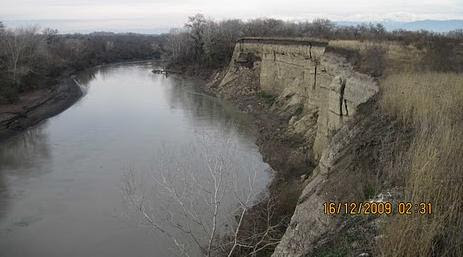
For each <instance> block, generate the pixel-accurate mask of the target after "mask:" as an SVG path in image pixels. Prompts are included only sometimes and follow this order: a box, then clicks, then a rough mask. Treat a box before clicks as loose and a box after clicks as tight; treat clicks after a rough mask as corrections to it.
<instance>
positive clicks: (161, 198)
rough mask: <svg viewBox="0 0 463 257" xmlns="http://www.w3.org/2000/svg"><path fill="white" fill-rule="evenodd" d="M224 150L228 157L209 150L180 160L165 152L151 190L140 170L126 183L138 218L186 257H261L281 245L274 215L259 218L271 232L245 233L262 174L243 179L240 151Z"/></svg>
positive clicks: (198, 149)
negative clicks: (257, 256) (241, 254)
mask: <svg viewBox="0 0 463 257" xmlns="http://www.w3.org/2000/svg"><path fill="white" fill-rule="evenodd" d="M220 145H221V146H220V148H221V149H223V147H228V149H227V150H226V152H223V151H222V152H221V153H219V154H217V152H218V151H216V150H215V149H210V148H208V147H205V146H204V145H203V146H202V147H201V146H200V147H198V146H194V147H192V148H191V149H184V151H182V155H181V156H182V157H180V158H178V157H172V156H175V154H174V155H172V154H171V153H170V154H167V155H166V154H165V153H161V154H160V155H161V156H162V158H161V159H160V160H159V162H158V163H160V166H159V168H158V169H157V170H155V171H154V172H153V173H152V174H151V175H149V176H148V177H149V180H150V181H152V183H148V185H151V187H150V186H148V187H147V186H146V182H147V181H148V179H146V178H141V177H142V176H140V174H138V175H137V174H136V173H135V172H134V171H131V172H129V173H128V174H127V176H126V177H125V179H124V183H123V195H124V197H125V198H126V200H127V202H128V203H129V206H132V208H131V210H132V211H134V214H135V215H136V217H139V218H141V220H142V221H143V222H144V223H145V224H147V225H149V227H150V228H151V229H153V230H154V231H157V232H159V233H160V234H162V235H164V236H165V237H166V238H168V239H170V241H171V242H172V243H173V245H174V246H175V248H176V249H177V253H179V254H180V255H182V256H207V257H210V256H219V255H223V256H229V257H231V256H237V255H236V254H237V252H238V250H239V249H241V248H245V249H247V250H246V252H247V254H246V255H249V256H255V254H256V253H258V252H260V251H262V250H264V249H266V248H267V247H269V246H271V245H275V244H276V243H277V240H278V239H275V238H272V237H271V235H272V231H273V230H275V229H276V228H277V227H279V226H280V225H281V224H273V225H272V224H271V218H272V211H268V212H266V213H265V215H262V216H263V217H262V216H261V217H256V218H263V219H266V221H265V222H266V223H265V224H266V225H268V226H267V227H266V228H265V229H262V230H259V231H257V230H254V231H251V230H252V229H248V233H242V231H243V226H244V223H245V220H246V217H247V215H248V213H249V211H250V210H251V209H252V208H253V206H254V204H255V201H256V198H257V193H258V192H257V190H256V188H255V185H256V178H257V170H256V169H252V168H250V170H248V171H247V172H246V173H244V174H245V175H244V176H243V172H241V173H240V169H242V167H239V165H238V164H237V163H234V162H233V159H234V158H233V155H235V154H236V153H237V152H236V149H233V148H234V147H233V145H232V144H231V142H230V141H228V140H225V141H224V142H223V143H221V144H220ZM168 156H170V157H168ZM181 158H183V159H189V158H192V159H195V160H196V161H195V162H196V163H197V162H200V165H199V166H197V165H192V164H191V162H189V161H180V159H181ZM166 159H167V160H168V161H166ZM173 163H175V164H173ZM143 184H144V185H145V186H143ZM270 206H271V202H270V201H269V203H268V207H270ZM270 209H271V208H269V210H270Z"/></svg>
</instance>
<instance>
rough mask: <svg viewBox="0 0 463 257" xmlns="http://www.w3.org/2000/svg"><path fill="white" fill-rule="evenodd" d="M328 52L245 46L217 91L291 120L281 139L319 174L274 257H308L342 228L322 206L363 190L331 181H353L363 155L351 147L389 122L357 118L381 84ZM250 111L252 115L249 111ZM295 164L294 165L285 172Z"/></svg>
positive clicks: (275, 43)
mask: <svg viewBox="0 0 463 257" xmlns="http://www.w3.org/2000/svg"><path fill="white" fill-rule="evenodd" d="M326 45H327V44H326V43H324V42H320V41H304V40H282V39H263V38H247V39H242V40H240V41H238V43H237V44H236V46H235V51H234V54H233V58H232V60H231V63H230V66H229V67H228V70H227V71H226V73H225V74H222V76H223V77H220V76H219V75H218V76H217V77H216V78H215V83H212V86H211V89H212V90H214V91H215V92H216V93H218V94H221V95H222V96H224V97H225V98H231V99H237V98H240V99H247V98H249V99H253V98H252V97H251V96H255V95H260V96H263V97H264V98H268V99H270V101H271V102H270V103H271V104H270V106H271V107H270V110H269V111H270V112H272V113H277V114H279V115H281V116H284V117H287V119H285V122H287V124H285V125H286V126H285V128H286V129H285V130H283V131H279V132H278V133H280V134H284V135H285V136H286V137H287V138H295V137H297V138H299V139H301V140H302V143H301V144H300V145H301V147H300V148H304V149H305V151H302V153H303V154H304V155H306V156H304V158H305V159H308V160H310V162H311V163H312V164H313V165H314V166H315V169H314V170H313V171H311V170H306V171H305V172H306V174H307V176H306V177H307V178H306V179H305V181H304V189H303V192H302V195H301V196H300V199H299V202H298V204H297V207H296V210H295V212H294V215H293V217H292V219H291V223H290V225H289V227H288V229H287V231H286V233H285V235H284V236H283V238H282V240H281V242H280V244H279V245H278V246H277V248H276V250H275V252H274V254H273V256H305V255H307V254H309V253H310V252H312V250H313V248H314V247H315V245H316V243H317V241H319V240H320V239H321V237H322V236H323V235H325V234H327V233H329V232H330V231H333V230H335V229H336V227H339V226H340V219H339V218H335V217H332V216H327V215H325V214H324V213H323V203H324V202H326V201H334V200H338V201H339V200H340V199H344V200H348V199H351V198H354V199H355V198H356V197H357V196H358V195H361V194H362V185H359V183H358V181H357V182H352V184H351V186H352V187H357V188H350V186H347V188H348V189H347V190H345V189H343V190H335V187H339V188H341V189H342V188H343V187H341V186H339V181H332V180H334V179H336V180H342V179H346V180H345V183H349V181H355V178H354V177H353V175H352V174H354V173H349V171H351V170H353V169H354V170H355V169H356V168H358V166H359V165H360V164H359V163H361V162H362V161H360V162H359V160H358V156H355V154H353V152H355V151H358V150H359V149H357V148H356V146H355V145H358V144H354V143H353V142H354V141H357V143H358V142H359V141H362V140H363V139H362V138H365V136H368V135H367V134H368V133H366V134H363V133H364V132H365V131H368V130H369V128H370V132H371V128H372V127H374V126H375V125H374V124H377V126H379V127H381V126H382V125H384V124H386V123H387V122H385V121H382V122H381V120H378V119H376V118H374V117H370V116H368V115H363V114H362V115H358V111H359V106H360V105H362V104H365V103H366V102H367V101H368V100H369V99H371V98H372V97H374V96H375V94H376V93H377V92H378V85H377V83H376V82H375V81H374V80H373V79H372V78H371V77H369V76H367V75H365V74H360V73H358V72H356V71H354V69H353V67H352V65H351V64H349V63H348V62H347V61H346V59H345V58H343V57H341V56H338V55H336V54H334V53H330V52H326V51H325V50H326ZM247 108H249V109H252V107H251V105H248V107H247ZM250 111H252V110H250ZM364 113H368V110H366V111H364ZM378 124H379V125H378ZM379 127H378V128H379ZM383 127H384V126H383ZM370 134H371V135H373V134H374V133H370ZM372 138H373V137H372ZM363 141H364V140H363ZM296 159H297V158H295V159H294V161H293V160H292V158H288V162H287V163H286V164H285V165H287V166H288V165H292V163H291V162H296ZM341 184H342V183H341ZM357 199H358V197H357ZM351 201H352V199H351Z"/></svg>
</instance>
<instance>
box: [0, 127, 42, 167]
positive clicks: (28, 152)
mask: <svg viewBox="0 0 463 257" xmlns="http://www.w3.org/2000/svg"><path fill="white" fill-rule="evenodd" d="M46 129H47V122H46V121H45V122H43V123H41V124H39V125H38V126H36V127H33V128H30V129H28V130H26V131H24V133H21V134H19V135H17V136H16V137H14V138H12V139H10V140H7V141H6V142H4V143H3V144H1V145H0V170H1V171H3V172H2V173H4V172H8V171H11V170H21V171H27V172H30V171H31V168H36V169H37V168H39V167H40V166H41V165H42V164H43V162H44V161H48V159H49V158H50V147H49V145H48V135H47V133H46ZM37 170H39V169H37ZM0 174H1V173H0ZM15 175H27V174H21V173H17V172H15ZM35 175H37V174H35Z"/></svg>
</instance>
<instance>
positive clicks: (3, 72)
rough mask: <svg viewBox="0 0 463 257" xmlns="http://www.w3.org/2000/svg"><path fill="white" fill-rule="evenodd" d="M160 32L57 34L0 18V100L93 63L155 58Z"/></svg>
mask: <svg viewBox="0 0 463 257" xmlns="http://www.w3.org/2000/svg"><path fill="white" fill-rule="evenodd" d="M160 55H161V51H160V36H157V35H140V34H133V33H126V34H115V33H106V32H104V33H103V32H100V33H91V34H58V31H57V30H53V29H40V28H39V27H34V26H32V27H25V28H15V29H10V28H6V27H5V26H4V25H3V24H2V23H1V22H0V103H8V102H14V101H15V100H16V99H17V97H18V95H19V94H20V93H22V92H25V91H28V90H32V89H37V88H44V87H50V86H52V85H55V84H56V83H57V81H58V80H59V79H60V77H62V76H67V75H69V74H72V73H74V72H76V71H79V70H83V69H85V68H89V67H92V66H95V65H99V64H104V63H111V62H117V61H125V60H137V59H146V58H159V57H160Z"/></svg>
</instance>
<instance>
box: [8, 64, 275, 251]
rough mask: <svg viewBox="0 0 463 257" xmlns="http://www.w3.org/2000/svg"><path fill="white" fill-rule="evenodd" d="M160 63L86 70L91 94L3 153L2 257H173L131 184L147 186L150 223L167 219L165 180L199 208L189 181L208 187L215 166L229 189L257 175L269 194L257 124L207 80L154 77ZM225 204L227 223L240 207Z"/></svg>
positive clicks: (256, 185) (230, 201) (84, 80)
mask: <svg viewBox="0 0 463 257" xmlns="http://www.w3.org/2000/svg"><path fill="white" fill-rule="evenodd" d="M155 65H156V64H155V63H148V62H146V63H132V64H128V63H127V64H117V65H108V66H103V67H99V68H96V69H94V70H92V71H89V72H85V73H82V74H80V75H79V76H78V80H79V81H80V82H81V84H82V87H83V88H85V91H86V93H85V95H84V96H83V97H82V98H81V99H80V100H79V101H78V102H77V103H76V104H74V105H73V106H72V107H71V108H69V109H67V110H66V111H64V112H62V113H61V114H59V115H57V116H55V117H53V118H51V119H48V120H46V121H44V122H42V123H40V124H39V125H37V126H35V127H32V128H30V129H28V130H26V131H24V132H23V133H21V134H19V135H17V136H15V137H13V138H11V139H9V140H7V141H6V142H5V143H2V144H1V145H0V256H1V257H29V256H31V257H32V256H34V257H40V256H44V257H45V256H46V257H53V256H56V257H58V256H59V257H63V256H66V257H71V256H76V257H82V256H101V257H104V256H111V257H116V256H124V257H126V256H132V257H133V256H159V257H161V256H162V257H165V256H172V255H173V252H172V251H174V249H175V247H174V245H173V244H172V240H171V238H169V237H168V236H165V234H163V233H160V232H159V231H157V230H156V229H153V228H152V226H149V224H146V220H145V222H144V220H143V218H140V217H139V216H138V215H137V211H136V210H134V209H133V208H132V207H133V205H131V204H130V199H133V198H131V197H129V196H131V193H130V192H128V191H131V190H127V188H128V187H129V185H131V186H134V185H135V186H136V187H139V188H137V192H138V191H140V192H144V193H143V195H144V196H145V197H146V202H147V203H149V209H148V210H149V211H150V212H152V213H153V217H165V213H164V216H162V215H163V214H162V212H163V211H165V210H166V209H165V208H170V205H169V203H170V202H171V199H170V198H169V196H166V194H162V193H160V192H161V191H162V192H164V193H165V190H164V191H163V190H161V189H162V186H160V185H159V181H162V179H166V178H167V179H166V180H165V181H168V182H169V183H171V184H172V188H179V187H178V186H179V185H180V189H182V190H184V193H185V192H186V195H187V197H188V199H189V200H188V201H189V203H195V202H194V200H195V199H200V198H201V197H202V198H204V197H203V196H200V195H199V194H201V192H200V191H201V190H193V189H198V188H201V187H200V186H199V185H196V184H194V183H192V182H191V181H192V180H191V178H195V179H198V180H199V182H198V181H196V180H195V179H194V180H195V183H204V185H205V186H210V183H209V182H208V181H209V180H208V176H209V175H208V174H211V173H210V172H207V171H206V170H207V164H208V163H211V162H213V161H214V160H220V161H216V162H214V163H216V164H217V163H220V164H223V166H220V167H222V169H223V170H224V172H228V173H227V175H226V176H224V179H223V181H224V182H223V184H224V185H226V186H227V188H228V189H227V190H231V189H233V192H240V193H243V192H246V190H247V189H248V187H247V185H248V183H247V181H250V179H249V178H251V177H252V178H255V179H253V187H252V188H253V195H252V198H253V199H254V200H256V199H257V197H259V194H265V188H266V185H267V184H268V182H269V180H270V176H271V172H270V168H269V166H268V165H267V164H266V163H264V162H263V160H262V156H261V155H260V153H259V151H258V148H257V146H256V145H255V144H254V142H255V138H254V132H253V127H252V122H251V120H250V117H249V116H247V115H246V114H243V113H240V112H239V111H238V110H236V109H235V108H234V107H233V106H230V105H229V104H227V103H225V102H223V101H222V100H220V99H217V98H214V97H211V96H208V95H206V94H204V93H202V92H201V90H200V89H199V88H200V87H199V86H198V83H202V82H200V81H195V80H192V79H186V78H181V77H177V76H168V77H166V76H165V75H162V74H153V73H152V72H151V70H152V69H153V67H155ZM205 160H208V161H205ZM230 164H233V165H232V167H231V166H227V165H230ZM230 172H231V173H233V174H230ZM214 174H215V173H214ZM251 174H254V175H253V176H251ZM161 178H162V179H161ZM227 179H232V180H229V181H228V180H227ZM237 182H239V183H237ZM242 182H243V183H242ZM160 188H161V189H160ZM227 192H231V191H227ZM145 193H146V194H145ZM195 194H198V195H195ZM134 195H135V196H137V195H136V194H134ZM228 196H229V194H228V193H225V196H224V200H223V203H222V205H221V207H220V208H221V209H222V210H223V211H222V214H223V215H225V214H226V213H230V212H232V210H234V208H235V207H237V205H238V202H237V199H235V198H234V197H228ZM193 205H194V204H193ZM193 208H195V209H194V210H195V211H196V212H197V211H198V208H199V212H201V211H204V213H199V215H200V216H204V217H207V216H208V215H209V214H208V212H209V211H208V210H207V208H204V207H201V206H199V205H198V206H193ZM170 212H172V213H173V216H172V217H173V218H174V219H177V218H178V217H179V216H181V215H180V214H181V213H180V210H179V209H178V207H172V209H171V210H170ZM156 215H159V216H156ZM224 217H225V216H224ZM160 222H161V224H162V225H163V226H166V227H168V226H169V223H168V222H167V221H166V219H162V220H161V221H160ZM179 222H187V223H188V222H189V220H188V219H185V220H181V221H179ZM225 223H227V222H226V221H224V220H222V221H219V224H222V225H223V224H225ZM169 229H172V231H174V230H175V229H173V228H168V230H169ZM221 231H222V232H221V233H223V231H225V229H223V230H221ZM179 237H180V238H181V237H182V236H181V235H179ZM182 239H184V238H182ZM185 240H187V239H185Z"/></svg>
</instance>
